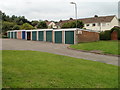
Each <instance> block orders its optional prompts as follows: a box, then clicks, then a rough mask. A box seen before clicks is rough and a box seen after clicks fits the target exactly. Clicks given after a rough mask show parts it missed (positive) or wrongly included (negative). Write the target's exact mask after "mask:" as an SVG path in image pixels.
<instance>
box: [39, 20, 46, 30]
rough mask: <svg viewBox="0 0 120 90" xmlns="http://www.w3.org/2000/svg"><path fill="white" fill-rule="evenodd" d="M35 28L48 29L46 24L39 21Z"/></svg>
mask: <svg viewBox="0 0 120 90" xmlns="http://www.w3.org/2000/svg"><path fill="white" fill-rule="evenodd" d="M37 28H40V29H46V28H48V27H47V24H46V22H45V21H40V22H39V23H38V25H37Z"/></svg>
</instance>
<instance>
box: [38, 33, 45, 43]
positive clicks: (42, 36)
mask: <svg viewBox="0 0 120 90" xmlns="http://www.w3.org/2000/svg"><path fill="white" fill-rule="evenodd" d="M38 40H39V41H44V32H43V31H39V32H38Z"/></svg>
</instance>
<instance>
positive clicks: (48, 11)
mask: <svg viewBox="0 0 120 90" xmlns="http://www.w3.org/2000/svg"><path fill="white" fill-rule="evenodd" d="M1 1H2V3H0V8H1V10H2V11H3V12H5V13H6V14H8V15H17V16H25V17H26V18H28V19H29V20H35V19H36V20H39V19H42V20H46V19H48V20H61V19H69V18H70V17H72V18H74V16H75V15H74V5H71V4H70V1H75V2H77V6H78V17H79V18H83V17H91V16H94V15H95V14H97V15H117V14H118V13H117V11H118V10H117V9H118V6H117V2H118V0H111V1H110V0H101V2H98V0H89V1H88V0H49V1H48V0H1Z"/></svg>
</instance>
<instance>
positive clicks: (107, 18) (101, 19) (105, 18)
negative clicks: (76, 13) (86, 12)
mask: <svg viewBox="0 0 120 90" xmlns="http://www.w3.org/2000/svg"><path fill="white" fill-rule="evenodd" d="M114 17H115V15H112V16H101V17H91V18H83V19H78V20H80V21H82V22H83V23H98V22H111V21H112V19H113V18H114ZM75 20H76V19H73V20H60V22H59V23H58V25H62V24H63V23H67V22H70V21H75Z"/></svg>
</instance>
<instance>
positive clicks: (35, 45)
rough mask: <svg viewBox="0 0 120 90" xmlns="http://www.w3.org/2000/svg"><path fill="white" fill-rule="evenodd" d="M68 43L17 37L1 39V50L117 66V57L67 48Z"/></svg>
mask: <svg viewBox="0 0 120 90" xmlns="http://www.w3.org/2000/svg"><path fill="white" fill-rule="evenodd" d="M68 46H69V45H68V44H54V43H49V42H43V41H26V40H18V39H2V48H0V49H1V50H32V51H41V52H48V53H53V54H59V55H64V56H70V57H75V58H81V59H86V60H92V61H98V62H102V63H107V64H112V65H117V66H118V60H119V59H118V57H116V56H108V55H99V54H94V53H87V52H81V51H77V50H71V49H68V48H67V47H68Z"/></svg>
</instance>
